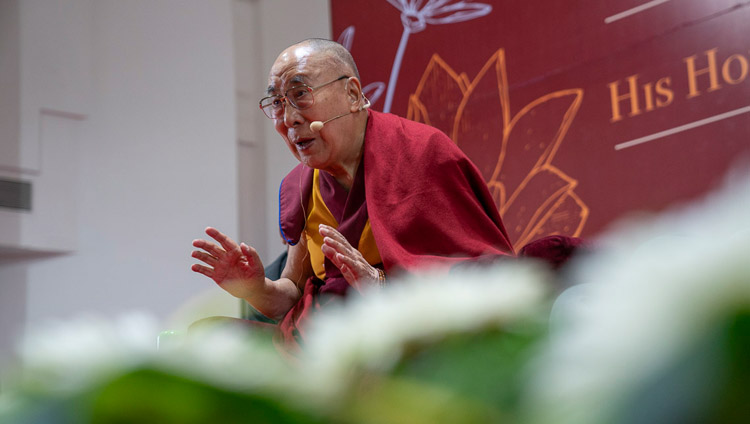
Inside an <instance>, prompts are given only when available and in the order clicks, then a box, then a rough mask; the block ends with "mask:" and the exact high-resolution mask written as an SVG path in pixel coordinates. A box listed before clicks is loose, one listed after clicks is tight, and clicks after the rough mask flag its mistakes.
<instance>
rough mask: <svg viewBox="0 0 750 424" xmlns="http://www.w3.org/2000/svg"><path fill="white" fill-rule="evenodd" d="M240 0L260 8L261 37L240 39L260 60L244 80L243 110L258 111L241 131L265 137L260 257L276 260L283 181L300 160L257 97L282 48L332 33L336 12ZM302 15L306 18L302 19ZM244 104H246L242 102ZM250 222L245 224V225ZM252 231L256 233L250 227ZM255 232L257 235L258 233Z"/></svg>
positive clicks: (309, 4)
mask: <svg viewBox="0 0 750 424" xmlns="http://www.w3.org/2000/svg"><path fill="white" fill-rule="evenodd" d="M241 3H247V4H249V6H248V5H246V7H252V8H254V10H255V11H256V12H257V13H255V14H254V15H253V16H255V19H254V20H249V22H247V25H252V26H253V27H254V28H256V30H255V31H254V33H255V37H256V38H255V39H252V40H251V39H247V38H245V41H244V42H243V41H241V40H240V41H239V43H238V44H243V45H247V46H252V50H253V51H252V52H251V51H250V48H248V49H247V50H244V49H243V48H242V47H239V53H238V57H240V58H241V57H243V53H244V54H249V56H250V58H251V59H248V60H249V61H250V62H252V63H254V64H255V65H256V67H255V68H254V71H253V72H247V75H252V76H249V77H248V78H247V79H246V80H244V84H243V85H242V87H244V88H243V90H244V92H246V93H248V95H249V98H250V99H252V100H248V106H247V109H242V108H241V109H240V111H242V110H247V111H248V115H247V116H253V118H247V122H252V124H250V128H245V130H246V131H247V132H243V131H241V135H242V134H255V136H252V135H249V136H247V137H245V138H246V139H252V138H254V137H257V138H258V139H260V140H262V145H263V149H264V152H263V155H264V157H265V167H264V168H265V169H264V175H265V178H264V184H265V197H264V200H265V201H264V202H262V203H261V204H262V205H263V206H264V207H265V212H264V213H263V215H264V216H265V218H266V219H267V220H268V225H266V226H265V227H264V234H265V240H264V242H263V243H257V244H260V245H261V249H260V251H261V258H262V259H264V260H273V259H274V258H275V257H276V256H277V255H278V254H279V253H281V252H282V251H283V250H284V249H285V247H284V246H283V245H282V244H281V237H280V236H279V226H278V214H279V210H278V208H279V201H278V190H279V183H280V182H281V180H282V178H284V176H285V175H286V174H287V172H289V171H290V170H291V169H292V168H293V167H294V166H295V165H297V163H298V162H297V160H296V159H295V158H294V157H293V156H292V155H291V153H290V152H289V149H288V148H287V147H286V144H285V143H284V142H283V140H282V139H281V137H280V136H279V135H278V134H277V133H276V130H274V128H273V124H272V122H271V121H270V120H268V119H266V118H265V117H263V116H259V112H260V111H259V110H258V106H257V104H258V103H257V102H258V100H260V97H262V96H263V94H264V93H265V89H266V87H267V86H268V79H267V78H268V71H269V70H270V69H271V65H272V64H273V62H274V61H275V60H276V57H277V56H278V54H279V53H281V51H282V50H284V49H285V48H286V47H288V46H290V45H292V44H294V43H296V42H298V41H301V40H304V39H306V38H310V37H319V38H330V37H331V12H330V4H329V2H328V0H249V1H244V2H241ZM300 16H303V17H304V19H299V17H300ZM240 68H241V67H240ZM240 68H238V71H239V72H238V74H239V75H245V74H246V72H244V71H243V70H241V69H240ZM253 90H254V91H253ZM239 104H240V105H242V103H239ZM241 118H243V117H241ZM252 119H255V121H252ZM243 165H247V167H249V168H248V169H254V170H256V172H257V168H255V167H252V163H245V164H243ZM256 213H260V212H256ZM241 226H243V225H242V224H241ZM247 227H248V226H247V225H246V226H245V228H247ZM248 235H251V233H250V232H248ZM252 235H253V236H255V235H256V233H252Z"/></svg>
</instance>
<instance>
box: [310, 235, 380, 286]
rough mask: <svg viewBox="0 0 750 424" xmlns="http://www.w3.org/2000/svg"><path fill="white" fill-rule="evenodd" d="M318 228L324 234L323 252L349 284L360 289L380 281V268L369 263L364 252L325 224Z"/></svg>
mask: <svg viewBox="0 0 750 424" xmlns="http://www.w3.org/2000/svg"><path fill="white" fill-rule="evenodd" d="M318 230H319V231H320V235H322V236H323V246H321V250H322V251H323V254H324V255H325V256H326V258H328V259H329V260H330V261H331V262H333V264H334V265H336V267H337V268H338V269H339V270H341V274H342V275H343V276H344V278H345V279H346V281H347V282H348V283H349V284H351V285H352V286H353V287H354V288H355V289H357V290H360V289H362V288H363V287H365V286H369V285H375V284H377V283H378V276H379V273H378V270H377V269H376V268H375V267H373V266H372V265H370V264H369V263H367V261H366V260H365V258H364V257H363V256H362V253H360V252H359V250H357V249H355V248H354V247H352V245H351V244H349V242H348V241H347V240H346V238H345V237H344V236H343V235H342V234H341V233H339V232H338V231H337V230H336V229H334V228H333V227H329V226H328V225H325V224H320V226H319V227H318Z"/></svg>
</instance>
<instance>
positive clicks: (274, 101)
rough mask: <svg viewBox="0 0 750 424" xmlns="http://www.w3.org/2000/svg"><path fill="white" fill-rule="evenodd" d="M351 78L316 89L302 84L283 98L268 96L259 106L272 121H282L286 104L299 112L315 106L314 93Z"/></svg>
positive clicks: (331, 82)
mask: <svg viewBox="0 0 750 424" xmlns="http://www.w3.org/2000/svg"><path fill="white" fill-rule="evenodd" d="M345 78H349V77H348V76H347V75H342V76H340V77H338V78H336V79H334V80H331V81H328V82H326V83H324V84H320V85H318V86H315V87H310V86H309V85H307V84H300V85H297V86H294V87H292V88H290V89H289V90H287V91H286V92H285V93H284V95H283V96H280V95H276V96H268V97H264V98H262V99H260V102H259V106H260V109H261V110H262V111H263V113H264V114H265V115H266V116H267V117H269V118H271V119H281V118H282V117H283V116H284V103H289V104H290V105H292V107H294V108H295V109H297V110H304V109H307V108H309V107H311V106H312V105H313V103H314V102H315V98H314V97H313V91H314V90H317V89H319V88H322V87H325V86H326V85H329V84H333V83H334V82H336V81H341V80H342V79H345Z"/></svg>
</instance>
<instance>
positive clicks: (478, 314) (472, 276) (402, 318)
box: [302, 262, 549, 395]
mask: <svg viewBox="0 0 750 424" xmlns="http://www.w3.org/2000/svg"><path fill="white" fill-rule="evenodd" d="M548 277H549V276H548V274H547V273H546V271H544V270H542V269H540V268H538V267H536V266H535V265H534V264H527V263H520V262H519V263H510V262H508V263H504V264H503V265H502V266H501V267H497V268H492V269H486V270H479V269H477V270H473V271H466V272H462V273H460V274H451V275H437V274H436V275H422V276H419V277H412V278H409V279H406V280H398V281H392V282H391V283H390V285H389V286H387V287H385V288H383V289H379V290H372V291H369V292H366V293H363V295H362V296H361V297H358V298H354V299H350V300H349V301H347V303H345V304H342V305H337V307H332V308H330V309H326V310H324V311H322V312H321V313H320V314H318V315H316V317H315V320H314V321H312V323H311V326H310V328H309V329H308V337H307V341H306V345H305V351H304V353H305V356H303V358H302V361H303V362H304V363H305V364H306V366H305V367H303V368H306V369H307V370H308V371H309V372H310V377H309V378H310V379H312V380H317V381H325V382H326V383H325V384H321V386H323V387H326V388H328V389H330V390H331V393H332V395H335V394H336V393H337V391H339V390H344V389H346V387H347V385H348V384H349V383H350V381H349V379H350V378H352V377H356V373H352V371H356V370H357V369H360V370H371V371H378V372H388V371H389V370H390V369H391V367H392V366H393V365H394V364H395V363H396V361H398V360H399V359H400V358H401V355H402V353H403V348H404V347H405V345H407V344H408V343H412V342H429V341H433V340H439V339H440V338H442V337H444V336H446V335H449V334H455V333H462V332H471V331H475V330H478V329H481V328H485V327H487V326H499V325H502V324H507V323H514V322H518V321H519V320H522V319H525V318H529V317H533V316H535V314H537V313H538V312H539V311H540V308H541V307H543V305H544V300H545V299H546V296H547V294H548V284H547V279H548Z"/></svg>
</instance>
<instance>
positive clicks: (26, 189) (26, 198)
mask: <svg viewBox="0 0 750 424" xmlns="http://www.w3.org/2000/svg"><path fill="white" fill-rule="evenodd" d="M0 207H3V208H10V209H20V210H25V211H30V210H31V183H30V182H26V181H15V180H6V179H2V178H0Z"/></svg>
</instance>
